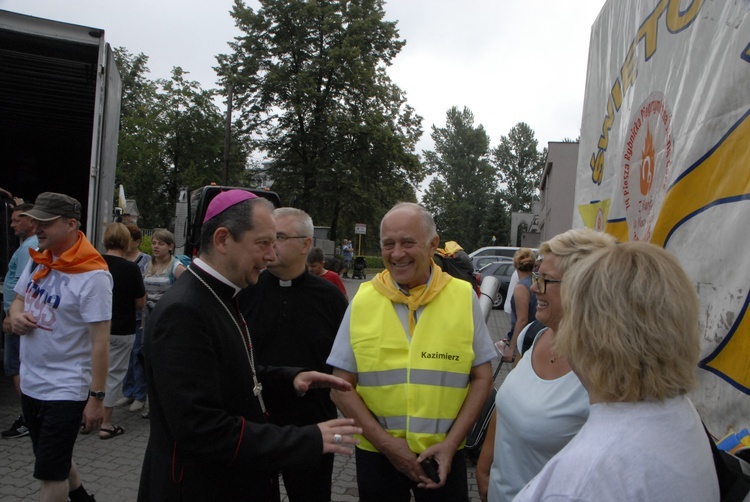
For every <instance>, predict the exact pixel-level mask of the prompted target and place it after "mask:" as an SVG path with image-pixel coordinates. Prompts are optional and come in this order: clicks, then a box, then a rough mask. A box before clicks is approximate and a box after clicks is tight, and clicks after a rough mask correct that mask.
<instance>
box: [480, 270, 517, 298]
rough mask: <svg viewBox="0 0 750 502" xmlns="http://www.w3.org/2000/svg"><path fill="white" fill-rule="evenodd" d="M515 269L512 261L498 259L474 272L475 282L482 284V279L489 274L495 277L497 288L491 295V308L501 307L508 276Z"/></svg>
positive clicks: (508, 279) (506, 289) (506, 288)
mask: <svg viewBox="0 0 750 502" xmlns="http://www.w3.org/2000/svg"><path fill="white" fill-rule="evenodd" d="M515 271H516V267H515V265H513V262H512V261H498V262H494V263H489V264H487V265H485V266H484V267H482V269H481V270H480V271H479V272H477V273H476V276H475V277H476V279H477V284H479V285H481V284H482V279H483V278H485V277H488V276H491V275H494V276H495V277H497V280H498V288H497V291H495V294H494V295H493V297H492V308H493V309H501V308H503V305H504V304H505V298H506V297H507V296H508V285H509V284H510V278H511V276H512V275H513V272H515Z"/></svg>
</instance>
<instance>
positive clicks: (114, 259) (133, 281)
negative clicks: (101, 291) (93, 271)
mask: <svg viewBox="0 0 750 502" xmlns="http://www.w3.org/2000/svg"><path fill="white" fill-rule="evenodd" d="M103 256H104V260H105V261H106V262H107V265H108V266H109V273H110V274H112V282H113V283H114V286H113V288H112V323H111V325H110V328H109V332H110V334H111V335H133V334H135V328H136V324H135V300H137V299H138V298H140V297H142V296H143V295H145V294H146V289H145V288H144V287H143V276H142V275H141V269H140V268H139V267H138V265H136V264H135V263H133V262H132V261H130V260H127V259H125V258H120V257H119V256H112V255H103Z"/></svg>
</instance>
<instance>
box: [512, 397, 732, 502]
mask: <svg viewBox="0 0 750 502" xmlns="http://www.w3.org/2000/svg"><path fill="white" fill-rule="evenodd" d="M514 500H517V501H525V500H533V501H576V502H587V501H591V502H593V501H601V500H607V501H631V500H638V501H655V502H656V501H658V502H670V501H674V502H689V501H695V502H712V501H718V500H719V484H718V481H717V479H716V470H715V467H714V462H713V457H712V455H711V447H710V446H709V443H708V438H707V437H706V433H705V431H704V430H703V426H702V425H701V421H700V417H699V416H698V413H697V412H696V411H695V408H694V407H693V403H691V402H690V400H689V399H688V398H687V397H685V396H680V397H676V398H673V399H668V400H666V401H663V402H639V403H599V404H594V405H591V415H590V417H589V419H588V421H587V422H586V425H584V426H583V428H582V429H581V431H580V432H579V433H578V435H577V436H576V437H575V438H574V439H573V440H572V441H571V442H570V443H568V446H566V447H565V448H564V449H563V450H562V451H561V452H560V453H558V454H557V455H556V456H555V457H554V458H553V459H552V460H550V461H549V462H548V463H547V465H546V466H545V467H544V469H543V470H542V472H540V473H539V475H538V476H537V477H535V478H534V479H533V481H531V483H529V484H528V485H527V486H526V487H524V489H523V490H522V491H521V492H520V493H519V494H518V497H516V498H515V499H514Z"/></svg>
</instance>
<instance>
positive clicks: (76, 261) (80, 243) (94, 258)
mask: <svg viewBox="0 0 750 502" xmlns="http://www.w3.org/2000/svg"><path fill="white" fill-rule="evenodd" d="M29 256H31V259H32V260H34V262H35V263H38V264H40V265H42V268H41V269H39V270H38V271H37V273H35V274H34V277H33V279H34V280H35V281H38V280H39V279H42V278H44V277H46V276H47V274H49V273H50V270H53V269H54V270H58V271H60V272H65V273H68V274H80V273H83V272H91V271H92V270H109V267H108V266H107V262H106V261H104V258H102V255H100V254H99V251H97V250H96V249H94V246H92V245H91V243H90V242H89V241H88V240H87V239H86V237H85V236H84V235H83V232H81V231H80V230H79V231H78V240H77V241H76V243H75V244H73V247H71V248H70V249H68V250H67V251H65V252H64V253H63V254H62V255H61V256H60V257H59V258H58V259H57V260H55V261H52V251H50V250H49V249H46V250H44V251H42V252H41V253H40V252H39V251H37V250H35V249H31V248H29Z"/></svg>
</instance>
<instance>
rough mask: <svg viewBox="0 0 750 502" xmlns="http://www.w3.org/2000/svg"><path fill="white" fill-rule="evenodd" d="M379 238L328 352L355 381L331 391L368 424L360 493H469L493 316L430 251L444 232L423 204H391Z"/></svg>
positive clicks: (436, 496)
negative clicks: (467, 447) (379, 262)
mask: <svg viewBox="0 0 750 502" xmlns="http://www.w3.org/2000/svg"><path fill="white" fill-rule="evenodd" d="M380 242H381V248H382V256H383V262H384V264H385V267H386V270H385V271H384V272H381V273H380V274H378V275H377V276H376V277H374V278H373V279H372V281H370V282H367V283H364V284H362V286H361V287H360V289H359V292H358V293H357V295H356V296H355V297H354V299H353V300H352V303H351V304H350V306H349V308H348V310H347V312H346V314H345V316H344V319H343V321H342V323H341V327H340V328H339V332H338V334H337V336H336V341H335V342H334V346H333V349H332V351H331V355H330V356H329V358H328V364H329V365H331V366H333V368H334V372H333V374H334V375H336V376H339V377H341V378H343V379H344V380H347V381H349V382H350V383H351V384H352V385H353V386H355V388H356V392H349V393H345V392H335V391H334V392H332V393H331V397H332V398H333V401H334V402H335V403H336V405H337V406H338V407H339V409H340V410H341V411H342V412H343V414H344V415H345V416H347V417H350V418H354V419H355V420H356V421H357V424H358V425H360V426H361V427H362V429H363V434H362V437H361V438H360V439H361V443H360V444H359V445H358V446H357V450H356V465H357V484H358V487H359V496H360V500H362V501H364V502H367V501H380V500H409V498H410V494H411V493H413V494H414V496H415V498H416V500H418V501H422V500H425V501H432V500H450V501H468V483H467V479H466V459H465V455H464V452H463V450H462V447H463V444H464V439H465V438H466V435H467V433H468V432H469V430H470V429H471V427H472V426H473V424H474V422H475V421H476V419H477V417H478V416H479V414H480V412H481V408H482V405H483V404H484V402H485V400H486V399H487V396H488V395H489V392H490V389H491V385H492V383H491V380H492V375H491V363H490V361H491V360H492V359H493V358H494V357H495V354H496V353H495V349H494V347H493V346H492V342H491V340H490V337H489V333H488V331H487V325H486V324H485V322H484V318H483V316H482V314H481V310H480V308H479V302H478V301H477V297H476V294H475V293H474V291H473V290H472V288H471V285H470V284H468V283H467V282H465V281H460V280H455V279H454V278H452V277H451V276H450V275H448V274H447V273H445V272H443V271H442V270H441V269H440V267H438V266H437V265H435V263H434V261H433V260H432V256H433V254H434V253H435V250H436V249H437V247H438V244H439V243H440V238H439V237H438V235H437V232H436V231H435V223H434V221H433V219H432V216H431V215H430V213H429V212H427V211H426V210H425V209H424V208H423V207H421V206H419V205H417V204H412V203H400V204H397V205H396V206H394V207H393V208H392V209H391V210H390V211H389V212H388V213H387V214H386V215H385V216H384V217H383V220H382V222H381V226H380ZM347 394H348V395H347ZM432 467H434V468H435V471H436V472H430V471H431V470H432Z"/></svg>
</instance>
